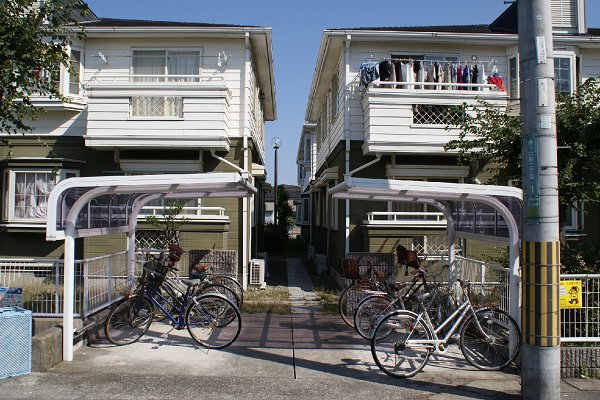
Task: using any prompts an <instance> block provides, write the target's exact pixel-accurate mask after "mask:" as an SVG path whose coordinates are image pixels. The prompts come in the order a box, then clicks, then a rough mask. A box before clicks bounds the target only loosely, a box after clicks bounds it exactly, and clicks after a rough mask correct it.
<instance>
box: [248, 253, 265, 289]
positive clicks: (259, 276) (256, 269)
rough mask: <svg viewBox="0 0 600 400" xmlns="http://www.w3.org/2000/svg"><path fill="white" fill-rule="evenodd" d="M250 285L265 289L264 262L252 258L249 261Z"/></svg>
mask: <svg viewBox="0 0 600 400" xmlns="http://www.w3.org/2000/svg"><path fill="white" fill-rule="evenodd" d="M249 283H250V285H255V286H260V287H261V288H265V287H266V286H267V284H266V283H265V260H261V259H257V258H253V259H252V260H251V261H250V279H249Z"/></svg>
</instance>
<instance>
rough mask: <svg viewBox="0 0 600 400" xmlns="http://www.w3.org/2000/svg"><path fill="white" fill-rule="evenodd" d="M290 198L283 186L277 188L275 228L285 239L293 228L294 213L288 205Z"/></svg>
mask: <svg viewBox="0 0 600 400" xmlns="http://www.w3.org/2000/svg"><path fill="white" fill-rule="evenodd" d="M289 199H290V196H289V195H288V194H287V192H286V191H285V189H284V188H283V186H278V187H277V204H276V205H275V206H276V207H277V228H278V229H279V231H280V232H281V234H282V235H285V237H289V234H290V231H291V230H292V227H293V226H294V223H295V220H294V211H293V210H292V207H290V204H289Z"/></svg>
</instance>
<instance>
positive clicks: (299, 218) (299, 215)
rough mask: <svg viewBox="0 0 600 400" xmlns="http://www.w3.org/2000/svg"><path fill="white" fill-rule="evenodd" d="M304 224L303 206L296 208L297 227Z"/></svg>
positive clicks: (299, 205)
mask: <svg viewBox="0 0 600 400" xmlns="http://www.w3.org/2000/svg"><path fill="white" fill-rule="evenodd" d="M301 223H302V204H298V205H297V206H296V225H299V224H301Z"/></svg>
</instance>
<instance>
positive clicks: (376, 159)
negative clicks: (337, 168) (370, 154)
mask: <svg viewBox="0 0 600 400" xmlns="http://www.w3.org/2000/svg"><path fill="white" fill-rule="evenodd" d="M379 160H381V154H380V153H375V159H374V160H371V161H369V162H368V163H366V164H363V165H361V166H360V167H358V168H356V169H353V170H352V171H350V172H348V173H346V174H344V179H345V180H348V179H350V178H352V175H353V174H355V173H357V172H358V171H362V170H363V169H365V168H367V167H370V166H371V165H373V164H375V163H377V162H379Z"/></svg>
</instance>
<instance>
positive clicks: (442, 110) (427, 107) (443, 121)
mask: <svg viewBox="0 0 600 400" xmlns="http://www.w3.org/2000/svg"><path fill="white" fill-rule="evenodd" d="M412 110H413V124H415V125H449V124H450V123H452V121H453V120H454V119H456V118H457V117H458V116H460V115H461V114H462V112H461V111H460V110H459V109H457V108H456V107H455V106H450V105H445V104H413V106H412Z"/></svg>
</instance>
